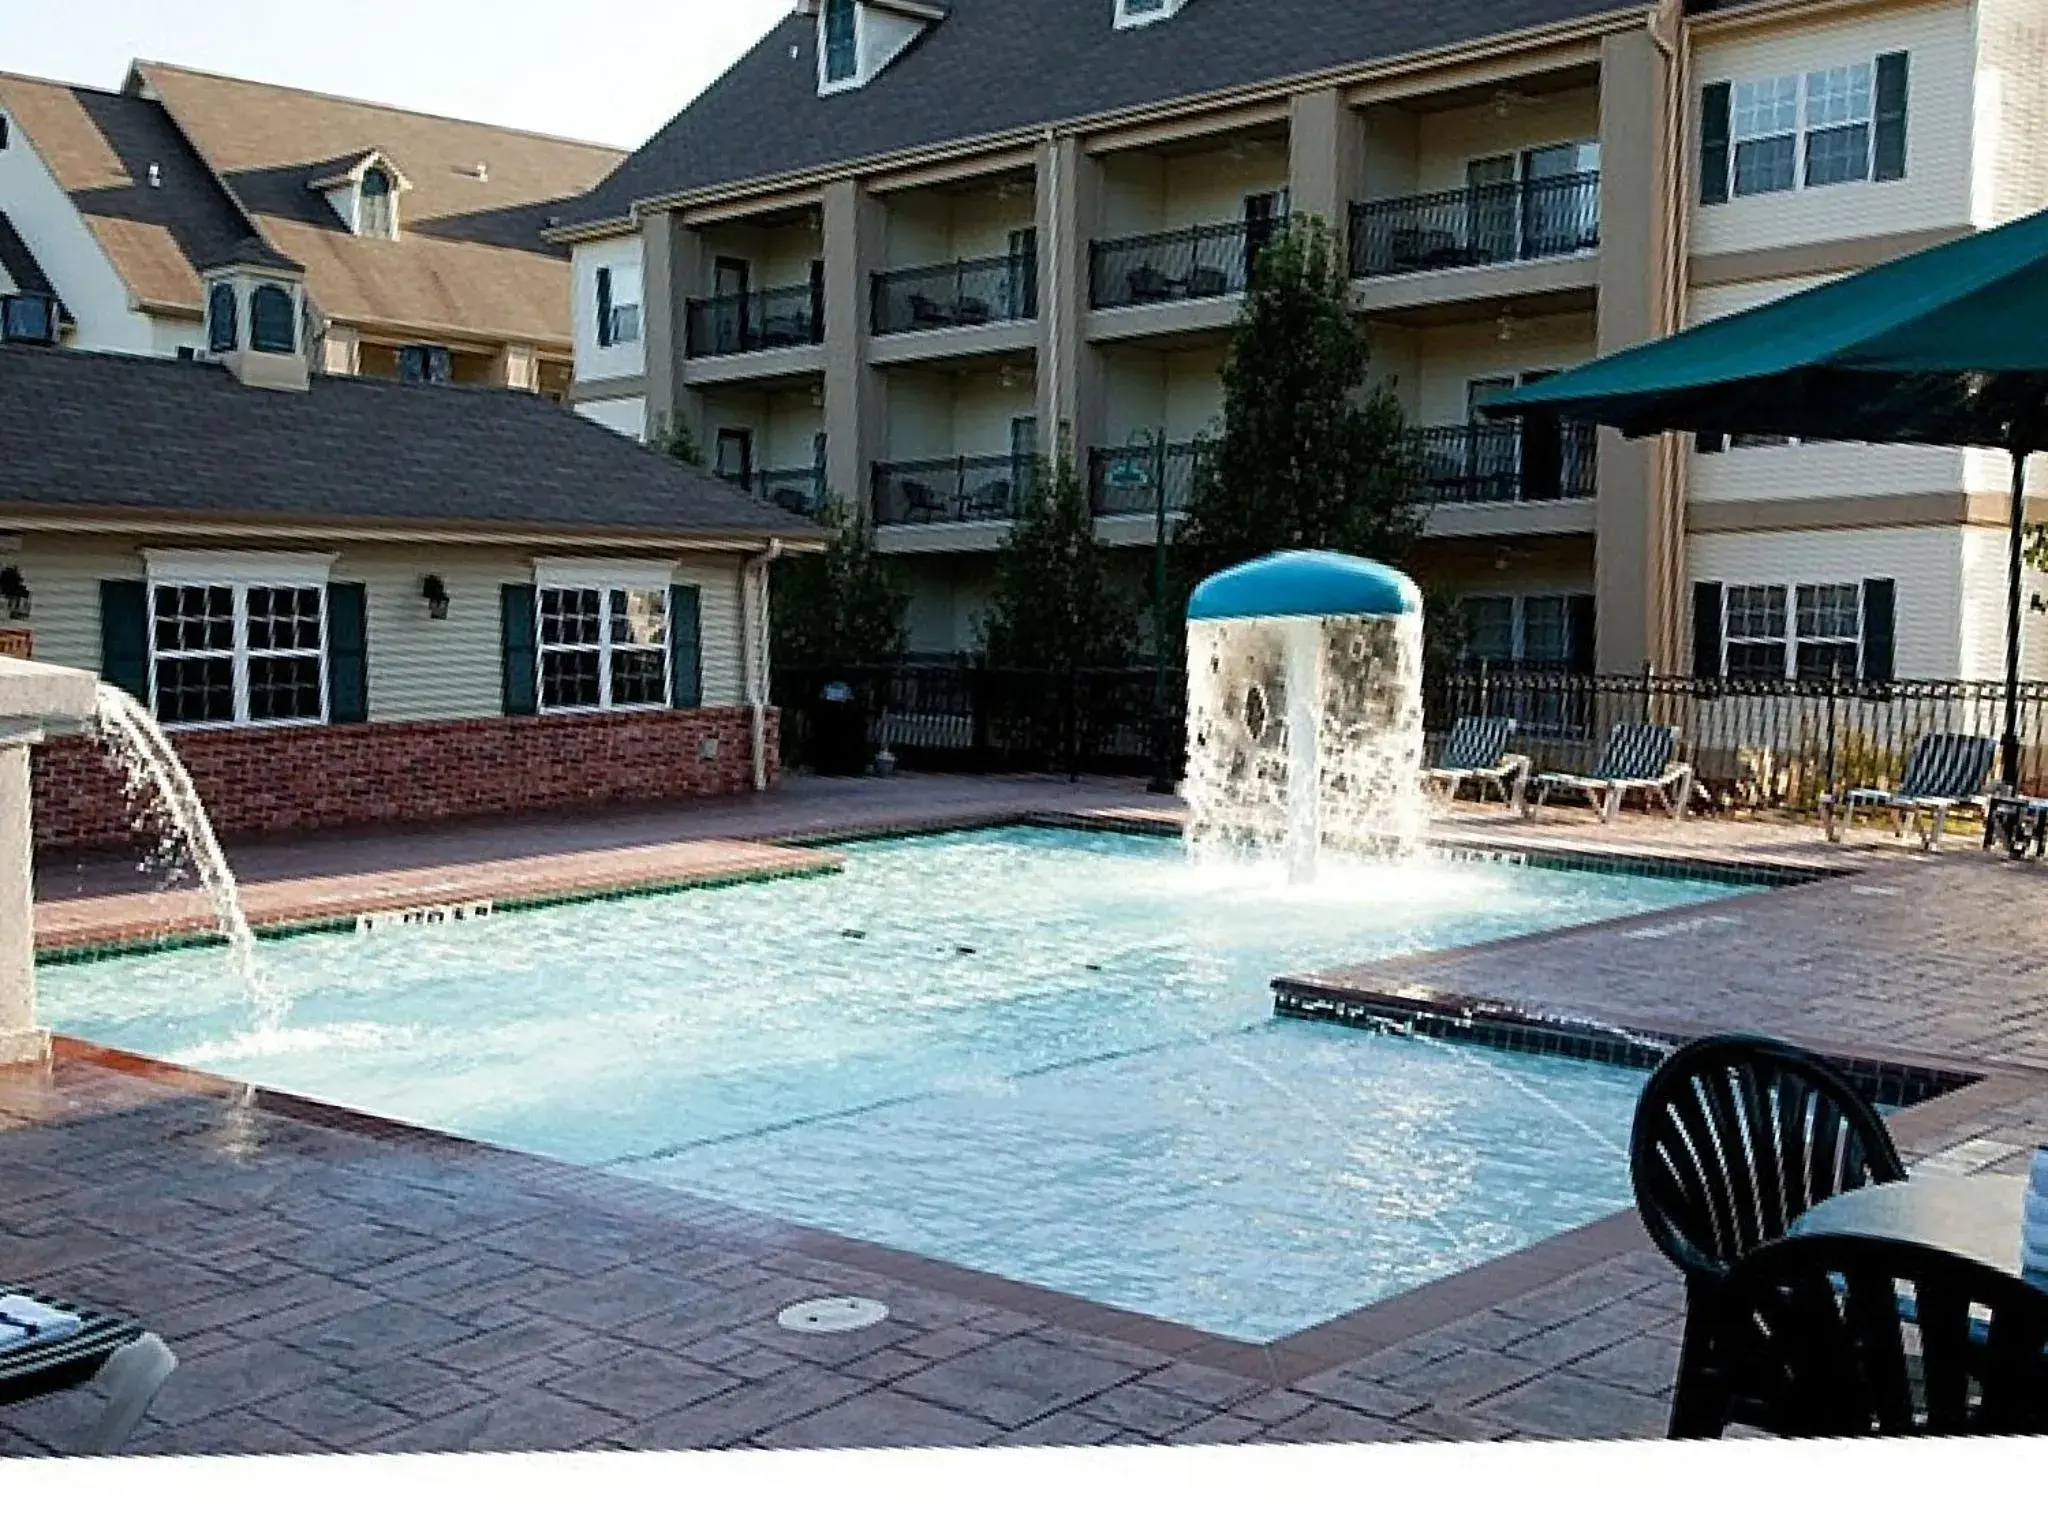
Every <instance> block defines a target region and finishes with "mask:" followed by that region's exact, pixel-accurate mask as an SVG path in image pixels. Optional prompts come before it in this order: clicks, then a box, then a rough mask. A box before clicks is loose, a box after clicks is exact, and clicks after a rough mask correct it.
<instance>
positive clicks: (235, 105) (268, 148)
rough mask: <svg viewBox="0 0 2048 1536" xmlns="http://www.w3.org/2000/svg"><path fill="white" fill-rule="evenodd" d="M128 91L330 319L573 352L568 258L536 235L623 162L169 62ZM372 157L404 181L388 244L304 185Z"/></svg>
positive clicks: (143, 67) (582, 147) (605, 153)
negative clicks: (192, 151) (152, 105)
mask: <svg viewBox="0 0 2048 1536" xmlns="http://www.w3.org/2000/svg"><path fill="white" fill-rule="evenodd" d="M129 88H130V90H131V91H132V92H137V93H142V92H146V93H148V94H151V95H153V96H155V97H156V98H157V99H158V100H159V101H161V102H162V103H163V106H164V108H165V110H166V111H168V113H169V114H170V116H171V118H172V119H173V120H174V121H175V122H176V124H177V126H178V127H179V129H181V130H182V131H183V132H184V134H185V136H186V137H187V138H188V139H190V140H191V142H192V144H193V146H194V147H195V148H196V149H197V151H198V152H199V154H200V155H201V156H202V157H203V158H204V160H205V161H206V163H207V164H208V165H210V166H211V167H212V169H213V170H214V171H215V172H216V173H218V175H219V176H220V177H221V179H222V180H223V181H224V182H225V183H226V185H227V186H228V188H229V189H230V190H231V191H232V192H233V194H234V196H235V197H236V199H237V200H238V201H239V202H240V203H241V205H242V207H243V208H244V209H246V210H247V213H248V216H249V218H250V219H251V220H252V221H253V222H254V224H255V226H256V229H257V231H258V233H260V234H261V235H262V236H263V238H264V239H266V240H268V241H269V242H270V243H271V244H273V245H275V246H276V247H277V248H278V249H280V250H282V251H284V252H286V253H287V254H289V255H291V256H292V257H294V258H295V259H297V260H298V261H299V262H301V263H303V264H304V266H305V269H306V281H307V287H308V289H309V291H310V292H311V294H312V296H313V301H314V302H315V303H316V304H318V305H319V306H320V309H321V311H322V312H323V313H324V314H326V315H327V316H328V317H329V318H330V319H333V320H336V321H339V322H341V323H342V324H357V325H374V326H380V327H384V328H389V329H397V330H410V331H416V332H418V333H420V334H422V335H426V336H437V335H446V334H463V333H467V334H474V335H476V336H478V337H504V338H508V339H520V340H529V341H534V342H539V343H542V344H545V345H549V346H553V347H557V348H561V349H564V350H566V349H567V348H568V346H569V343H570V321H569V290H568V284H567V282H566V281H564V277H563V271H562V265H561V263H562V258H563V252H562V251H561V250H560V248H559V247H555V246H550V245H548V244H546V243H544V242H543V241H542V239H541V232H542V230H543V228H544V227H545V221H546V214H547V213H548V212H549V211H552V210H553V208H554V207H555V206H556V204H557V203H558V202H559V201H560V200H561V199H563V198H566V197H570V196H573V195H575V194H577V193H579V192H581V191H583V190H584V189H586V188H588V187H590V186H592V185H593V184H594V183H596V182H597V181H599V180H600V179H601V178H603V177H604V176H605V175H606V174H607V173H608V172H610V171H611V170H612V169H613V168H614V167H615V166H617V165H618V164H619V163H620V161H621V159H622V158H623V153H622V151H619V150H616V149H608V148H606V147H604V146H602V145H597V144H584V143H579V142H576V141H573V140H569V139H558V138H550V137H547V136H545V135H542V134H536V133H523V132H520V131H518V130H515V129H511V128H498V127H493V126H491V125H490V124H487V123H470V122H462V121H459V120H457V119H453V118H446V117H436V116H432V115H430V114H428V113H424V112H408V111H404V110H402V109H400V108H397V107H387V106H379V105H376V104H374V103H371V102H362V101H349V100H346V99H343V98H340V97H334V96H323V95H320V94H318V93H316V92H313V91H300V90H292V89H289V88H287V87H285V86H277V85H265V84H262V83H260V82H257V81H253V80H236V79H231V78H228V77H226V76H222V75H210V74H204V73H201V72H199V71H197V70H189V69H180V68H178V67H176V66H174V65H169V64H156V63H149V62H142V63H138V64H137V65H136V66H135V68H134V70H133V71H132V72H131V75H130V79H129ZM367 146H375V147H376V149H377V151H378V152H380V153H382V154H383V155H384V156H385V157H386V158H387V159H388V160H389V161H390V162H391V163H393V164H395V165H400V166H403V167H404V168H405V174H406V176H407V177H408V178H409V185H408V188H407V190H406V194H405V200H404V202H403V204H402V205H401V209H400V214H401V225H400V230H399V238H398V239H397V240H364V239H361V238H359V237H357V236H356V235H355V234H353V233H352V232H351V231H349V230H348V229H346V228H345V227H344V226H343V224H342V222H341V219H340V217H339V216H338V215H337V214H336V213H335V211H334V209H333V207H332V206H331V205H330V204H329V203H328V201H327V199H326V197H325V196H324V195H323V194H322V193H321V192H320V191H319V190H317V189H316V188H315V187H314V186H313V185H311V183H313V182H314V181H316V180H319V179H321V178H322V177H323V176H325V175H329V174H332V173H333V171H334V168H335V167H336V166H337V165H338V164H339V163H341V162H344V161H347V162H350V163H355V162H356V161H357V160H359V159H360V158H361V157H362V156H363V155H365V154H366V153H368V152H369V150H368V148H367ZM479 166H481V167H483V174H482V175H481V176H479V175H478V167H479Z"/></svg>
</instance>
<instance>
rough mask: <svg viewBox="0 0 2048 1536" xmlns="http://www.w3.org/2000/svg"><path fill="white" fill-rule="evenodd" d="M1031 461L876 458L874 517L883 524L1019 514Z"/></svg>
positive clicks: (979, 520)
mask: <svg viewBox="0 0 2048 1536" xmlns="http://www.w3.org/2000/svg"><path fill="white" fill-rule="evenodd" d="M1031 473H1032V461H1031V460H1029V459H1024V458H1017V457H1014V456H1012V455H1010V454H997V455H990V456H988V457H985V458H954V459H920V460H915V461H911V462H905V463H898V464H877V465H876V466H875V469H874V476H875V494H874V507H875V521H876V522H877V523H879V524H884V525H890V524H895V525H901V524H915V523H986V522H1001V521H1003V520H1004V519H1006V518H1012V517H1015V516H1016V515H1017V508H1018V507H1019V505H1021V504H1022V501H1023V498H1024V496H1025V495H1026V494H1027V492H1028V491H1029V489H1030V477H1031Z"/></svg>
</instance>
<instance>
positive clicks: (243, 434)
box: [0, 344, 820, 541]
mask: <svg viewBox="0 0 2048 1536" xmlns="http://www.w3.org/2000/svg"><path fill="white" fill-rule="evenodd" d="M10 507H11V508H15V509H22V508H27V507H37V508H59V507H69V508H77V509H80V510H85V509H94V510H107V509H123V510H129V509H132V510H137V511H145V510H146V511H165V512H184V513H203V514H212V515H226V516H232V517H239V518H251V519H257V520H262V521H291V520H300V519H303V520H307V521H324V522H330V523H331V522H348V521H362V522H364V523H365V524H366V525H377V526H395V527H403V526H405V525H408V524H411V525H420V524H428V525H436V526H439V525H456V526H459V527H474V528H475V529H476V530H477V532H478V533H479V535H482V534H486V533H490V532H493V531H495V532H500V533H504V532H509V531H512V530H516V529H532V530H581V529H589V530H591V531H593V532H595V531H597V530H600V529H611V530H617V531H621V532H632V533H650V532H653V533H675V534H678V535H691V534H711V533H721V534H724V533H730V534H745V535H754V536H771V535H772V536H780V537H783V538H791V539H798V540H805V541H815V540H817V539H818V538H819V536H820V534H819V529H818V526H817V525H816V524H815V523H812V522H810V521H808V520H806V519H804V518H800V517H794V516H791V515H790V514H789V513H787V512H783V511H781V510H780V509H778V508H775V507H771V506H767V505H765V504H764V503H762V502H759V501H756V500H755V499H753V498H752V497H750V496H746V495H743V494H741V493H740V492H738V491H735V490H733V489H732V488H731V487H730V486H727V485H725V484H724V483H723V482H721V481H719V480H717V479H715V478H713V477H712V476H711V475H709V474H707V473H706V472H705V471H703V470H701V469H693V468H691V467H690V466H688V465H685V464H680V463H678V462H676V461H675V460H674V459H671V458H668V457H667V456H666V455H664V454H661V453H658V452H656V451H654V450H652V449H649V448H644V447H642V446H640V445H639V444H638V443H635V442H633V441H632V440H631V439H629V438H625V437H622V436H620V435H619V434H618V433H616V432H613V431H612V430H611V429H609V428H607V427H603V426H599V425H598V424H597V423H595V422H592V421H587V420H585V419H584V418H582V417H580V416H578V415H576V414H575V413H574V412H572V411H570V410H567V409H565V408H564V407H562V406H559V405H556V404H554V403H552V402H551V401H548V400H546V399H543V398H542V397H540V396H538V395H530V394H526V393H524V392H523V391H519V390H510V389H494V388H477V389H465V388H461V387H459V386H454V385H425V384H401V383H398V382H395V381H391V380H384V379H363V378H343V377H324V376H315V377H314V379H313V380H312V386H311V388H310V389H308V390H307V391H306V392H305V393H303V394H301V393H298V392H295V391H288V390H274V389H257V388H253V387H250V386H248V385H244V384H241V383H238V382H237V381H236V380H235V379H234V377H233V376H232V375H230V374H229V373H228V371H227V370H226V369H225V368H222V367H218V366H216V365H213V364H210V363H194V362H178V361H175V360H172V359H165V358H150V357H130V356H121V355H116V354H111V353H96V352H84V351H73V350H59V349H55V348H44V347H32V346H23V345H19V344H15V345H0V509H5V508H10Z"/></svg>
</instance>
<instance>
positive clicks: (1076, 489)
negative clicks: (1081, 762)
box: [982, 442, 1137, 672]
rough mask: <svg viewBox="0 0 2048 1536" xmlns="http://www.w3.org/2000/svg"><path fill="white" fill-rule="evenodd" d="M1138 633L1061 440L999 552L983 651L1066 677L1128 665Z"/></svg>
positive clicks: (994, 661)
mask: <svg viewBox="0 0 2048 1536" xmlns="http://www.w3.org/2000/svg"><path fill="white" fill-rule="evenodd" d="M1136 636H1137V622H1136V619H1135V616H1134V615H1133V612H1132V608H1131V604H1130V602H1129V601H1128V600H1127V599H1126V597H1125V596H1124V594H1123V593H1122V592H1120V591H1119V590H1118V589H1117V586H1116V584H1115V580H1114V578H1113V577H1112V575H1111V573H1110V569H1109V552H1108V550H1107V549H1106V548H1105V547H1104V546H1103V545H1102V544H1101V543H1100V542H1099V541H1098V540H1097V539H1096V537H1095V518H1094V516H1093V514H1092V513H1091V512H1090V510H1089V507H1088V498H1087V497H1086V495H1084V494H1083V493H1082V490H1081V481H1080V477H1079V476H1078V475H1077V474H1076V473H1075V471H1074V460H1073V455H1072V454H1071V453H1070V452H1068V451H1067V449H1066V446H1065V444H1064V442H1063V443H1062V445H1061V451H1060V453H1059V455H1058V457H1057V459H1056V461H1055V462H1054V463H1053V464H1052V465H1051V466H1050V467H1049V468H1048V467H1047V466H1046V465H1045V464H1044V463H1043V462H1042V461H1041V462H1040V464H1039V465H1038V466H1037V467H1036V469H1035V472H1034V473H1033V474H1032V476H1031V483H1030V485H1029V487H1028V488H1027V489H1026V492H1025V496H1024V504H1023V505H1022V506H1021V507H1020V508H1019V509H1018V512H1017V518H1016V521H1015V522H1014V523H1012V524H1011V527H1010V531H1009V532H1008V533H1007V534H1006V535H1004V537H1003V542H1002V546H1001V548H1000V549H999V551H998V552H997V556H996V573H995V592H994V594H993V596H992V598H991V600H990V602H989V607H988V611H987V613H986V615H985V616H984V617H983V619H982V646H983V648H984V650H986V652H987V653H988V659H989V662H990V664H991V665H994V666H998V667H1024V668H1031V669H1035V670H1044V671H1059V672H1065V671H1071V670H1073V669H1075V668H1078V667H1120V666H1126V665H1128V664H1129V663H1130V661H1131V659H1132V657H1133V656H1134V655H1135V654H1136V651H1137V640H1136Z"/></svg>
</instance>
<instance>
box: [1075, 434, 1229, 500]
mask: <svg viewBox="0 0 2048 1536" xmlns="http://www.w3.org/2000/svg"><path fill="white" fill-rule="evenodd" d="M1205 451H1206V445H1205V444H1202V443H1168V444H1167V445H1166V450H1165V453H1164V454H1163V455H1162V454H1161V452H1160V450H1159V449H1158V448H1156V447H1153V448H1147V447H1143V446H1134V447H1127V448H1095V449H1091V450H1090V451H1089V454H1088V505H1089V508H1090V509H1091V510H1092V511H1093V512H1094V513H1095V515H1096V516H1097V517H1130V516H1138V515H1142V516H1145V517H1152V516H1156V515H1157V514H1158V511H1159V507H1160V492H1161V490H1162V489H1163V490H1164V491H1165V505H1166V515H1167V516H1168V517H1179V516H1180V515H1181V514H1182V513H1184V512H1186V511H1187V509H1188V505H1189V503H1190V502H1192V501H1193V500H1194V495H1195V473H1196V469H1197V466H1198V465H1199V463H1200V461H1201V455H1202V454H1203V452H1205Z"/></svg>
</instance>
